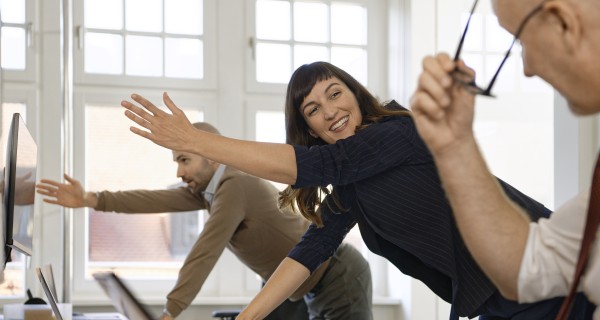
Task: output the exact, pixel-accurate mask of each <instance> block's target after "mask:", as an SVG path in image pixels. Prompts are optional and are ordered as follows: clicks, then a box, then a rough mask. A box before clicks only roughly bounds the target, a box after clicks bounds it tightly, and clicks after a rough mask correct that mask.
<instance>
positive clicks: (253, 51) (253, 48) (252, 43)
mask: <svg viewBox="0 0 600 320" xmlns="http://www.w3.org/2000/svg"><path fill="white" fill-rule="evenodd" d="M248 46H249V47H250V55H251V57H252V60H256V41H254V37H250V38H248Z"/></svg>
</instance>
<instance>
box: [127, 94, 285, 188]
mask: <svg viewBox="0 0 600 320" xmlns="http://www.w3.org/2000/svg"><path fill="white" fill-rule="evenodd" d="M131 98H132V99H133V100H134V101H135V102H137V103H138V104H140V105H141V106H142V107H140V106H138V105H137V104H135V103H132V102H130V101H122V102H121V105H122V106H123V107H124V108H125V109H127V110H126V111H125V115H126V116H127V117H128V118H129V119H131V120H133V121H134V122H135V123H137V124H138V125H140V126H141V127H143V128H145V129H146V130H143V129H140V128H137V127H131V131H132V132H133V133H135V134H137V135H139V136H142V137H144V138H146V139H148V140H150V141H152V142H154V143H156V144H158V145H160V146H163V147H165V148H168V149H171V150H177V151H186V152H191V153H195V154H198V155H200V156H202V157H204V158H207V159H210V160H213V161H216V162H219V163H222V164H226V165H228V166H232V167H235V168H237V169H239V170H241V171H244V172H246V173H249V174H252V175H255V176H257V177H261V178H264V179H268V180H271V181H275V182H280V183H285V184H294V183H295V182H296V174H297V167H296V156H295V153H294V148H293V147H292V146H291V145H288V144H281V143H266V142H255V141H246V140H238V139H232V138H227V137H224V136H221V135H216V134H212V133H209V132H205V131H201V130H198V129H196V128H194V126H193V125H192V123H191V122H190V121H189V120H188V118H187V117H186V115H185V114H184V113H183V111H182V110H181V109H179V108H178V107H177V106H176V105H175V103H173V101H172V100H171V98H169V95H168V94H167V93H166V92H165V93H164V94H163V101H164V103H165V105H166V106H167V108H169V110H170V111H171V113H168V112H165V111H162V110H160V109H159V108H157V107H156V106H155V105H154V104H152V103H151V102H150V101H148V100H146V99H145V98H144V97H142V96H140V95H138V94H132V95H131Z"/></svg>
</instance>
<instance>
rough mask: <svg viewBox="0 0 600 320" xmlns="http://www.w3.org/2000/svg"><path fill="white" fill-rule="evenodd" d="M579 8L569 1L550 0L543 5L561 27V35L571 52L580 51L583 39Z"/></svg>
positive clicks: (545, 10)
mask: <svg viewBox="0 0 600 320" xmlns="http://www.w3.org/2000/svg"><path fill="white" fill-rule="evenodd" d="M578 8H579V7H577V6H575V5H574V4H573V3H571V2H568V1H548V2H546V3H545V4H544V7H543V10H544V12H546V13H548V14H549V17H551V19H554V23H557V26H558V27H560V28H561V29H560V32H562V34H561V37H562V39H563V41H564V43H565V45H566V50H567V51H568V52H569V53H573V52H576V51H578V50H579V46H580V42H581V40H582V39H581V37H582V34H583V32H582V27H583V26H582V21H581V15H580V14H579V12H578Z"/></svg>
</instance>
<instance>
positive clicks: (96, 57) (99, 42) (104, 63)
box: [84, 32, 123, 74]
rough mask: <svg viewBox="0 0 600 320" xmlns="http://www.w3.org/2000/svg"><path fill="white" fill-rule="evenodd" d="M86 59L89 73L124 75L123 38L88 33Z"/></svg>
mask: <svg viewBox="0 0 600 320" xmlns="http://www.w3.org/2000/svg"><path fill="white" fill-rule="evenodd" d="M84 59H85V72H87V73H102V74H123V37H121V36H119V35H112V34H103V33H90V32H88V33H86V34H85V57H84Z"/></svg>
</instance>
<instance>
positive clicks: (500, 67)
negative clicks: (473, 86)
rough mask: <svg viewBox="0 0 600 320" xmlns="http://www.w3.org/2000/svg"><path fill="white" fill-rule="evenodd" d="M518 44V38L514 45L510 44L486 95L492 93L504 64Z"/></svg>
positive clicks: (514, 40)
mask: <svg viewBox="0 0 600 320" xmlns="http://www.w3.org/2000/svg"><path fill="white" fill-rule="evenodd" d="M516 42H517V38H514V39H513V41H512V43H511V44H510V48H508V50H507V51H506V54H505V55H504V59H502V62H500V65H499V66H498V70H496V73H494V76H493V77H492V80H490V84H489V85H488V87H487V88H486V89H485V91H484V94H486V95H489V94H490V93H491V91H492V87H493V86H494V83H495V82H496V79H497V78H498V75H499V74H500V70H502V67H503V66H504V63H505V62H506V60H508V57H510V52H511V51H512V48H513V46H514V45H515V43H516Z"/></svg>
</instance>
